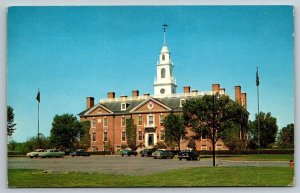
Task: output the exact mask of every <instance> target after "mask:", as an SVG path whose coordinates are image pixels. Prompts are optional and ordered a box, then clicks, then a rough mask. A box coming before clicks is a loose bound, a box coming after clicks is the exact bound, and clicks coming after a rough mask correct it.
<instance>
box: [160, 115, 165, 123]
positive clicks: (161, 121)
mask: <svg viewBox="0 0 300 193" xmlns="http://www.w3.org/2000/svg"><path fill="white" fill-rule="evenodd" d="M164 118H165V117H164V115H159V123H160V124H161V125H162V124H164Z"/></svg>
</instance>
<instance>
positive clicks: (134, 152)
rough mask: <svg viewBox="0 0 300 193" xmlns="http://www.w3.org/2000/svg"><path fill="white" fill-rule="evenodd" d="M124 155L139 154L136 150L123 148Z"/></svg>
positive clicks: (122, 153)
mask: <svg viewBox="0 0 300 193" xmlns="http://www.w3.org/2000/svg"><path fill="white" fill-rule="evenodd" d="M124 155H127V156H131V155H134V156H137V152H136V151H135V150H129V149H123V150H121V156H124Z"/></svg>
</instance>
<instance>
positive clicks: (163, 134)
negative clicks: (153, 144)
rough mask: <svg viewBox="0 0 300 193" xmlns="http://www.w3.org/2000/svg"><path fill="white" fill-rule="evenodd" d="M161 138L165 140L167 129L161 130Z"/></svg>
mask: <svg viewBox="0 0 300 193" xmlns="http://www.w3.org/2000/svg"><path fill="white" fill-rule="evenodd" d="M160 140H161V141H163V140H165V130H161V131H160Z"/></svg>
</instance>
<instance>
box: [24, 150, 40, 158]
mask: <svg viewBox="0 0 300 193" xmlns="http://www.w3.org/2000/svg"><path fill="white" fill-rule="evenodd" d="M43 151H44V149H35V150H33V151H32V152H29V153H27V154H26V156H27V157H30V158H35V157H38V156H39V154H40V153H41V152H43Z"/></svg>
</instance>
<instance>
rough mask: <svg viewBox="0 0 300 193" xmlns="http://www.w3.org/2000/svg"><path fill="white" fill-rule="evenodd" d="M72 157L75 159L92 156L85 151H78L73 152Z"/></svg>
mask: <svg viewBox="0 0 300 193" xmlns="http://www.w3.org/2000/svg"><path fill="white" fill-rule="evenodd" d="M70 155H71V156H72V157H74V156H90V155H91V154H90V153H89V152H86V151H83V150H78V151H73V152H71V153H70Z"/></svg>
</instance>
